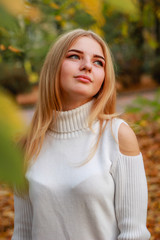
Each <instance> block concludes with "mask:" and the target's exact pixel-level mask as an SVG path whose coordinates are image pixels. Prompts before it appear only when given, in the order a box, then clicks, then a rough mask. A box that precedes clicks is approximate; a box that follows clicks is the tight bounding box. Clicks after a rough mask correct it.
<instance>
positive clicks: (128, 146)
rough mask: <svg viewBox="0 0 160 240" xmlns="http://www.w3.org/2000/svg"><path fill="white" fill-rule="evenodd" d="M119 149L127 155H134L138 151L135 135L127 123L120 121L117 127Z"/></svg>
mask: <svg viewBox="0 0 160 240" xmlns="http://www.w3.org/2000/svg"><path fill="white" fill-rule="evenodd" d="M118 142H119V150H120V152H121V153H122V154H124V155H127V156H134V155H138V154H139V153H140V150H139V146H138V141H137V137H136V135H135V133H134V131H133V130H132V128H131V127H129V125H127V124H125V123H124V122H122V124H120V126H119V129H118Z"/></svg>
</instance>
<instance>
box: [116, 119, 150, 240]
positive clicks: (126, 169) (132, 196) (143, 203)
mask: <svg viewBox="0 0 160 240" xmlns="http://www.w3.org/2000/svg"><path fill="white" fill-rule="evenodd" d="M118 140H119V153H118V155H119V156H118V158H117V161H116V163H115V164H114V167H113V169H112V170H113V178H114V180H115V212H116V217H117V222H118V227H119V230H120V234H119V236H118V240H148V239H149V238H150V233H149V232H148V230H147V228H146V217H147V201H148V194H147V182H146V176H145V171H144V165H143V159H142V155H141V153H140V151H139V147H138V143H137V139H136V136H135V134H134V132H133V131H132V130H131V128H130V127H129V126H128V125H126V124H124V123H122V124H121V125H120V127H119V131H118Z"/></svg>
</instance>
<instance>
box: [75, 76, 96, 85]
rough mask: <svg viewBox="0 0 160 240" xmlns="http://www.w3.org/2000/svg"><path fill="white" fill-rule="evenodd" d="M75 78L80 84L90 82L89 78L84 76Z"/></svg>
mask: <svg viewBox="0 0 160 240" xmlns="http://www.w3.org/2000/svg"><path fill="white" fill-rule="evenodd" d="M75 78H76V79H78V80H80V81H82V82H86V83H88V82H92V80H91V78H90V77H88V76H86V75H77V76H75Z"/></svg>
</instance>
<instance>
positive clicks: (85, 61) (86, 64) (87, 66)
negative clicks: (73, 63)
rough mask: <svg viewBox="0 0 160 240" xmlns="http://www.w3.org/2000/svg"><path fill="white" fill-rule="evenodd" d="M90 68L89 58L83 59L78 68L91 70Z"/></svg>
mask: <svg viewBox="0 0 160 240" xmlns="http://www.w3.org/2000/svg"><path fill="white" fill-rule="evenodd" d="M91 69H92V63H91V61H90V60H89V59H83V61H82V63H81V66H80V70H86V71H91Z"/></svg>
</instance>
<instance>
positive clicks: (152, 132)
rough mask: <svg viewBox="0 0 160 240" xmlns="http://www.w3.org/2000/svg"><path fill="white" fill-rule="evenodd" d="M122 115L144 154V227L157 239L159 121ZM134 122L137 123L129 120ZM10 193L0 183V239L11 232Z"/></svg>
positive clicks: (159, 213)
mask: <svg viewBox="0 0 160 240" xmlns="http://www.w3.org/2000/svg"><path fill="white" fill-rule="evenodd" d="M124 119H125V120H127V121H128V122H129V123H132V124H131V125H133V127H134V130H135V132H136V135H137V137H138V141H139V145H140V149H141V151H142V154H143V158H144V165H145V170H146V176H147V182H148V195H149V196H148V218H147V227H148V229H149V231H150V233H151V239H150V240H159V239H160V123H158V122H156V121H152V122H149V121H147V120H141V115H140V114H126V115H125V116H124ZM133 123H138V124H135V125H134V124H133ZM13 227H14V207H13V194H12V191H10V190H9V189H8V188H7V187H6V186H5V185H2V184H1V185H0V240H9V239H11V236H12V234H13Z"/></svg>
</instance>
